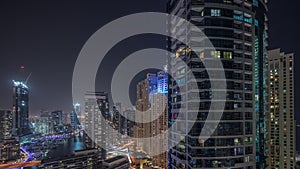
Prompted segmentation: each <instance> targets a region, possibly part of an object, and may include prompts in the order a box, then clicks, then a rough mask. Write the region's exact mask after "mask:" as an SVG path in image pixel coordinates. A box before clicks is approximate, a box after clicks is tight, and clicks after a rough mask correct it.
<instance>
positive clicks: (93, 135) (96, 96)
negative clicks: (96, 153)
mask: <svg viewBox="0 0 300 169" xmlns="http://www.w3.org/2000/svg"><path fill="white" fill-rule="evenodd" d="M107 119H109V102H108V94H107V93H104V92H87V93H86V94H85V131H86V133H87V134H88V137H86V142H85V144H86V147H87V148H99V149H101V153H102V158H103V159H105V158H106V148H108V142H107V140H106V139H107V137H108V134H109V133H107V132H108V126H107V124H106V120H107Z"/></svg>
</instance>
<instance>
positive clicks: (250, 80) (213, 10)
mask: <svg viewBox="0 0 300 169" xmlns="http://www.w3.org/2000/svg"><path fill="white" fill-rule="evenodd" d="M266 11H267V7H266V2H265V1H262V0H170V1H169V2H168V12H169V13H170V14H173V15H177V16H180V17H182V18H185V19H186V20H188V21H190V22H191V23H193V24H194V25H196V26H198V27H199V28H200V29H201V30H202V32H203V33H205V35H206V36H207V37H208V38H209V40H210V41H211V43H212V44H213V46H214V47H215V50H209V49H205V50H204V51H190V50H189V46H183V45H182V43H180V42H178V41H176V40H174V39H170V38H169V39H168V48H169V50H170V51H172V52H173V53H176V57H174V58H171V59H170V60H169V67H170V71H169V72H170V74H171V76H173V77H177V79H180V84H178V82H177V83H176V82H175V81H172V80H170V81H169V93H170V94H169V125H172V124H173V123H174V122H175V121H176V118H177V114H178V109H180V108H183V110H185V115H186V117H185V119H186V120H185V121H180V122H177V123H178V124H179V125H185V126H189V125H193V127H192V129H191V130H190V131H188V132H187V131H186V132H182V131H179V130H174V131H171V134H170V136H169V144H170V145H173V144H174V141H175V140H173V138H182V140H181V141H180V143H179V144H178V145H176V146H175V147H173V148H172V149H171V150H170V151H169V168H232V169H233V168H236V169H252V168H265V167H266V166H265V152H266V149H265V110H266V109H265V97H266V96H265V94H266V92H265V90H266V89H265V73H266V72H265V71H266V67H265V58H266V46H267V43H266V38H267V34H266V30H267V26H266V21H267V18H266V16H265V13H266ZM168 28H169V30H168V31H169V33H170V34H173V35H174V34H175V35H176V37H181V39H184V41H185V42H188V44H190V45H192V47H193V49H194V48H195V47H197V46H199V47H200V46H201V45H203V43H202V42H201V41H198V40H197V38H195V37H197V34H199V33H197V31H195V30H193V29H189V26H188V25H182V24H181V23H178V22H176V21H172V20H170V21H168ZM182 37H184V38H182ZM198 57H200V58H201V59H206V58H208V57H215V58H220V59H221V61H222V63H223V67H224V71H225V76H226V82H227V98H226V100H224V102H226V105H225V108H224V110H219V111H222V113H223V116H222V118H221V121H220V123H219V125H218V127H217V129H216V131H215V132H214V134H213V135H212V136H211V137H210V138H209V139H207V140H205V141H204V140H199V139H198V138H199V134H200V132H201V129H202V128H203V125H204V123H205V121H206V118H207V116H208V111H209V109H210V106H211V98H212V95H211V94H212V92H211V90H212V89H211V84H210V80H212V79H210V78H209V76H208V75H207V72H206V70H205V67H204V66H203V64H202V63H201V60H200V59H199V58H198ZM178 59H182V60H184V61H185V62H186V63H187V66H189V68H190V69H191V72H187V66H185V67H182V66H178V65H177V63H178V62H177V61H176V60H178ZM189 73H193V74H194V76H195V77H196V78H197V82H196V83H195V82H192V81H190V80H189V79H190V78H189V76H188V74H189ZM193 86H194V87H195V86H197V87H198V89H199V92H200V93H199V96H200V98H201V101H200V106H199V108H195V107H193V105H192V104H190V103H191V102H192V101H193V98H194V95H195V93H193V92H194V91H193V90H192V88H193ZM179 88H180V89H181V91H180V89H179ZM182 90H183V91H182ZM179 105H180V106H179ZM195 113H196V114H197V119H196V123H195V124H190V119H189V116H190V114H195ZM181 123H182V124H181ZM256 147H257V148H256Z"/></svg>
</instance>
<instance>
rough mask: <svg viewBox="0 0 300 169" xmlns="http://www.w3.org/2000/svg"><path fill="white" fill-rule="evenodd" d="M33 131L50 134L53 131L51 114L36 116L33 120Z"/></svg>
mask: <svg viewBox="0 0 300 169" xmlns="http://www.w3.org/2000/svg"><path fill="white" fill-rule="evenodd" d="M32 125H33V129H34V131H33V133H34V134H42V135H48V134H51V132H52V131H53V128H52V126H53V123H52V120H51V117H50V116H49V115H41V116H35V117H33V120H32Z"/></svg>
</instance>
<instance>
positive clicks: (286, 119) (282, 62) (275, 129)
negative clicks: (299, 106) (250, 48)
mask: <svg viewBox="0 0 300 169" xmlns="http://www.w3.org/2000/svg"><path fill="white" fill-rule="evenodd" d="M268 70H269V77H268V96H269V98H268V100H269V104H268V116H267V117H268V121H267V122H268V168H278V169H281V168H282V169H283V168H295V166H296V163H295V155H296V131H295V125H296V124H295V118H294V110H295V105H294V101H295V100H294V98H295V96H294V73H295V72H294V54H292V53H290V54H285V53H284V52H281V51H280V49H275V50H271V51H269V54H268Z"/></svg>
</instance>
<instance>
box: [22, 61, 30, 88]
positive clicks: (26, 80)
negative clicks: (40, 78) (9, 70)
mask: <svg viewBox="0 0 300 169" xmlns="http://www.w3.org/2000/svg"><path fill="white" fill-rule="evenodd" d="M24 69H25V66H23V65H21V66H20V75H21V74H24ZM31 74H32V72H30V73H29V75H28V76H27V78H26V79H25V81H24V84H25V85H27V82H28V80H29V79H30V77H31ZM21 76H22V75H21Z"/></svg>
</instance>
